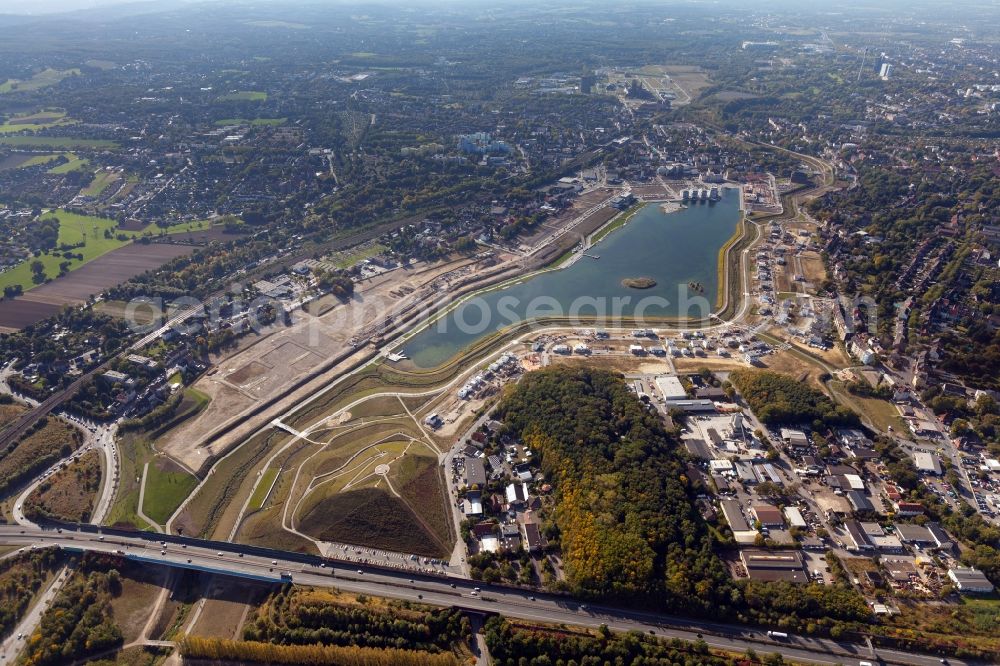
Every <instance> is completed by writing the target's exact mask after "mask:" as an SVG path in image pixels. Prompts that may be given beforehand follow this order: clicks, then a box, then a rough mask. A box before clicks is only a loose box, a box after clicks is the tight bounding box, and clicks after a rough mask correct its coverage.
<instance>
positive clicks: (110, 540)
mask: <svg viewBox="0 0 1000 666" xmlns="http://www.w3.org/2000/svg"><path fill="white" fill-rule="evenodd" d="M0 545H5V546H15V547H17V546H20V547H23V548H26V549H30V548H45V547H58V548H61V549H63V550H66V551H69V552H80V553H82V552H95V553H105V554H112V555H118V556H120V557H122V558H124V559H128V560H132V561H136V562H146V563H150V564H156V565H164V566H172V567H180V568H185V569H192V570H196V571H202V572H206V573H212V574H220V575H227V576H235V577H241V578H248V579H252V580H257V581H262V582H267V583H274V584H283V583H292V584H296V585H311V586H317V587H336V588H338V589H340V590H343V591H346V592H353V593H359V594H370V595H375V596H381V597H388V598H394V599H405V600H408V601H412V602H423V603H427V604H434V605H439V606H451V607H457V608H462V609H465V610H468V611H471V612H478V613H484V614H501V615H504V616H507V617H511V618H518V619H523V620H533V621H537V622H549V623H553V624H560V623H563V624H569V625H577V626H584V627H598V626H600V625H602V624H603V625H607V626H608V627H609V628H611V629H613V630H616V631H633V630H634V631H640V632H642V633H648V634H652V635H656V636H659V637H663V638H680V639H683V640H687V641H696V640H698V639H699V638H702V639H703V640H704V641H705V642H706V643H707V644H708V645H709V646H710V647H713V648H718V649H723V650H728V651H731V652H735V653H742V652H745V651H746V650H748V649H751V648H752V649H753V650H756V651H757V652H758V653H762V652H780V653H781V654H782V655H784V656H785V657H787V658H789V659H793V660H795V661H798V662H804V663H814V664H859V663H860V662H863V661H869V662H872V663H883V664H906V665H912V666H932V665H933V664H939V663H941V660H940V658H939V657H937V656H931V655H922V654H912V653H904V652H898V651H893V650H885V649H879V650H878V651H877V655H875V654H873V650H872V649H871V648H870V647H869V646H867V645H862V644H854V643H847V642H842V641H833V640H828V639H821V638H806V637H800V636H789V637H788V638H785V639H778V640H773V639H771V638H769V637H768V635H767V632H766V631H762V630H758V629H754V628H750V627H745V626H742V625H736V624H726V623H720V622H710V621H701V620H694V619H688V618H681V617H676V616H669V615H663V614H657V613H646V612H642V611H636V610H628V609H622V608H615V607H611V606H605V605H603V604H592V603H583V602H580V601H579V600H575V599H573V598H571V597H568V596H561V595H554V594H542V593H538V592H534V591H532V590H526V589H521V588H515V587H506V586H500V585H487V584H485V583H479V582H477V581H471V580H467V579H464V578H457V577H447V576H444V575H441V576H432V575H420V574H414V573H412V572H409V571H406V570H402V569H400V570H397V569H393V568H391V567H385V566H376V565H367V564H361V565H358V564H357V563H353V562H351V563H348V562H341V561H337V560H332V559H326V558H321V557H318V556H314V555H307V554H303V553H292V552H286V551H279V550H273V549H268V548H261V547H258V546H251V545H244V544H235V543H229V542H219V541H208V540H203V539H193V538H190V537H184V536H177V535H164V534H157V533H154V532H132V531H128V530H119V529H111V528H97V527H94V526H91V525H62V526H60V527H38V528H35V527H26V526H17V525H3V526H0ZM948 663H951V664H959V665H961V664H974V663H976V662H971V661H962V660H955V659H953V660H949V662H948Z"/></svg>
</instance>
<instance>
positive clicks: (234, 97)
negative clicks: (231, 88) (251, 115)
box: [218, 90, 267, 102]
mask: <svg viewBox="0 0 1000 666" xmlns="http://www.w3.org/2000/svg"><path fill="white" fill-rule="evenodd" d="M266 100H267V93H266V92H261V91H259V90H237V91H235V92H231V93H228V94H226V95H222V96H220V97H219V98H218V101H220V102H264V101H266Z"/></svg>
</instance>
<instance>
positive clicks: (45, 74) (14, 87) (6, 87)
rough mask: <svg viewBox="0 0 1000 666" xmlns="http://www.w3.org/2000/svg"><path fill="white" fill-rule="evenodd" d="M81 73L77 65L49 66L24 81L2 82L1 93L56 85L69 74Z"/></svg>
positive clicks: (0, 85) (8, 80) (11, 80)
mask: <svg viewBox="0 0 1000 666" xmlns="http://www.w3.org/2000/svg"><path fill="white" fill-rule="evenodd" d="M79 73H80V70H79V69H76V68H75V67H74V68H72V69H62V70H60V69H52V68H51V67H47V68H46V69H44V70H42V71H41V72H39V73H38V74H35V75H34V76H32V77H31V78H30V79H28V80H26V81H22V80H20V79H7V80H6V81H4V82H3V83H0V93H11V92H30V91H32V90H38V89H40V88H46V87H48V86H54V85H55V84H57V83H59V82H60V81H62V80H63V79H65V78H66V77H69V76H76V75H78V74H79Z"/></svg>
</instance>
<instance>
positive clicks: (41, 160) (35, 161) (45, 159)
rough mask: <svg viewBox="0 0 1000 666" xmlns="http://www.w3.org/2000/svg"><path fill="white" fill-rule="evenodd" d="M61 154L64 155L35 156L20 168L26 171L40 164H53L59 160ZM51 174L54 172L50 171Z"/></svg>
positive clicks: (47, 154)
mask: <svg viewBox="0 0 1000 666" xmlns="http://www.w3.org/2000/svg"><path fill="white" fill-rule="evenodd" d="M61 154H62V153H46V154H45V155H35V156H34V157H32V158H31V159H29V160H28V161H27V162H24V163H23V164H21V166H20V167H19V168H21V169H26V168H28V167H33V166H38V165H40V164H48V163H49V162H53V161H55V160H57V159H59V155H61ZM51 172H52V171H51V169H50V170H49V173H51Z"/></svg>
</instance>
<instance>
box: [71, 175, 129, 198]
mask: <svg viewBox="0 0 1000 666" xmlns="http://www.w3.org/2000/svg"><path fill="white" fill-rule="evenodd" d="M119 178H120V175H119V174H118V173H116V172H114V171H104V170H103V169H102V170H100V171H98V172H97V174H96V175H95V176H94V180H92V181H91V183H90V185H88V186H87V187H85V188H83V189H82V190H81V191H80V194H82V195H84V196H88V197H96V196H99V195H100V194H101V192H103V191H104V190H106V189H108V186H109V185H111V183H113V182H115V181H116V180H118V179H119Z"/></svg>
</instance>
